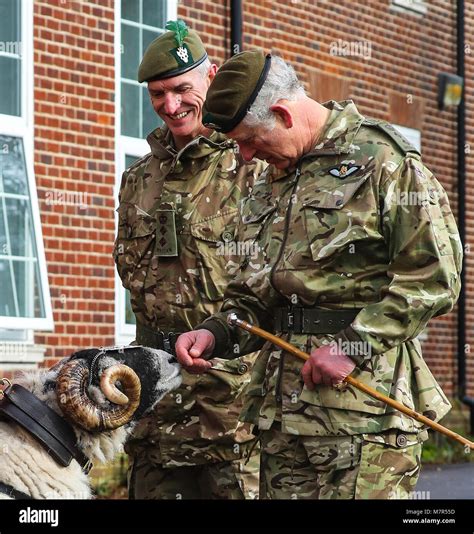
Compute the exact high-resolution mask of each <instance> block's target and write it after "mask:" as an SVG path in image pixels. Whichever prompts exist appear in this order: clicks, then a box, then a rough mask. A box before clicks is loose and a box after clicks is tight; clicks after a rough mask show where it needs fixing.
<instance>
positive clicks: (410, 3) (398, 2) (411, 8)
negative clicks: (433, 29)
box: [391, 0, 428, 15]
mask: <svg viewBox="0 0 474 534" xmlns="http://www.w3.org/2000/svg"><path fill="white" fill-rule="evenodd" d="M391 8H392V9H393V10H394V11H399V12H404V13H406V12H409V13H411V14H413V15H426V13H427V12H428V4H427V2H426V1H425V0H392V5H391Z"/></svg>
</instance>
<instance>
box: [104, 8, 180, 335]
mask: <svg viewBox="0 0 474 534" xmlns="http://www.w3.org/2000/svg"><path fill="white" fill-rule="evenodd" d="M167 8H168V9H167V16H166V19H167V20H172V19H176V17H177V14H178V0H167ZM121 23H122V14H121V2H120V0H115V42H114V44H115V188H114V195H115V203H116V205H117V203H118V194H119V191H120V183H121V180H122V173H123V171H124V170H125V156H126V155H130V156H136V157H137V159H138V158H140V157H142V156H144V155H145V154H148V153H149V152H150V147H149V145H148V143H147V142H146V140H145V139H140V138H136V137H128V136H125V135H122V134H121V132H122V124H121V122H122V117H121V114H120V110H121V104H122V101H121V100H122V93H121V59H122V58H121V44H122V43H121ZM125 23H127V24H128V23H130V25H132V26H136V24H133V22H131V21H128V20H126V21H125ZM140 26H141V27H143V28H145V29H149V30H156V28H153V27H149V26H145V25H140ZM137 85H140V86H143V84H139V83H138V82H137ZM115 227H117V215H115ZM134 339H135V325H131V324H127V323H126V322H125V289H124V288H123V286H122V282H121V280H120V277H119V276H118V273H117V271H115V340H116V343H117V344H118V345H126V344H129V343H130V342H132V341H133V340H134Z"/></svg>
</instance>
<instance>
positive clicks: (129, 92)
mask: <svg viewBox="0 0 474 534" xmlns="http://www.w3.org/2000/svg"><path fill="white" fill-rule="evenodd" d="M140 90H141V87H140V86H139V85H132V84H130V83H122V135H128V136H130V137H140V126H139V116H140Z"/></svg>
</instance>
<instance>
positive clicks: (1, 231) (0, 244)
mask: <svg viewBox="0 0 474 534" xmlns="http://www.w3.org/2000/svg"><path fill="white" fill-rule="evenodd" d="M6 254H10V250H9V249H8V246H7V230H6V228H5V217H4V213H3V202H0V256H4V255H6ZM0 287H1V286H0ZM0 315H1V314H0ZM0 339H1V337H0Z"/></svg>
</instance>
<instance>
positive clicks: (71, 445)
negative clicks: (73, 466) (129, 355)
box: [0, 384, 92, 473]
mask: <svg viewBox="0 0 474 534" xmlns="http://www.w3.org/2000/svg"><path fill="white" fill-rule="evenodd" d="M0 415H4V416H5V417H7V418H8V419H10V420H12V421H13V422H15V423H17V424H18V425H20V426H21V427H23V428H24V429H25V430H26V431H27V432H29V433H30V434H31V435H32V436H33V437H34V438H36V439H37V440H38V441H39V442H40V444H41V445H42V446H43V447H44V448H45V449H46V450H47V452H48V453H49V454H50V456H52V457H53V458H54V459H55V460H56V461H57V462H58V463H59V464H60V465H62V466H63V467H67V466H68V465H69V464H70V463H71V460H72V459H73V458H74V459H75V460H76V461H77V462H78V463H79V465H80V466H81V467H82V469H83V471H84V472H85V473H89V471H90V469H91V467H92V464H91V462H90V461H89V459H88V458H87V457H86V456H85V455H84V454H83V453H82V451H80V450H79V449H78V447H77V446H76V435H75V434H74V430H73V429H72V427H71V425H69V423H67V421H65V420H64V419H63V418H62V417H61V416H59V415H58V414H57V413H56V412H55V411H54V410H52V409H51V408H50V407H49V406H47V405H46V404H45V403H44V402H43V401H41V400H40V399H38V397H36V396H35V395H33V394H32V393H31V392H30V391H28V390H27V389H25V388H24V387H23V386H20V385H19V384H13V385H12V386H9V387H8V388H6V389H5V390H4V391H3V398H2V399H0Z"/></svg>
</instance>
